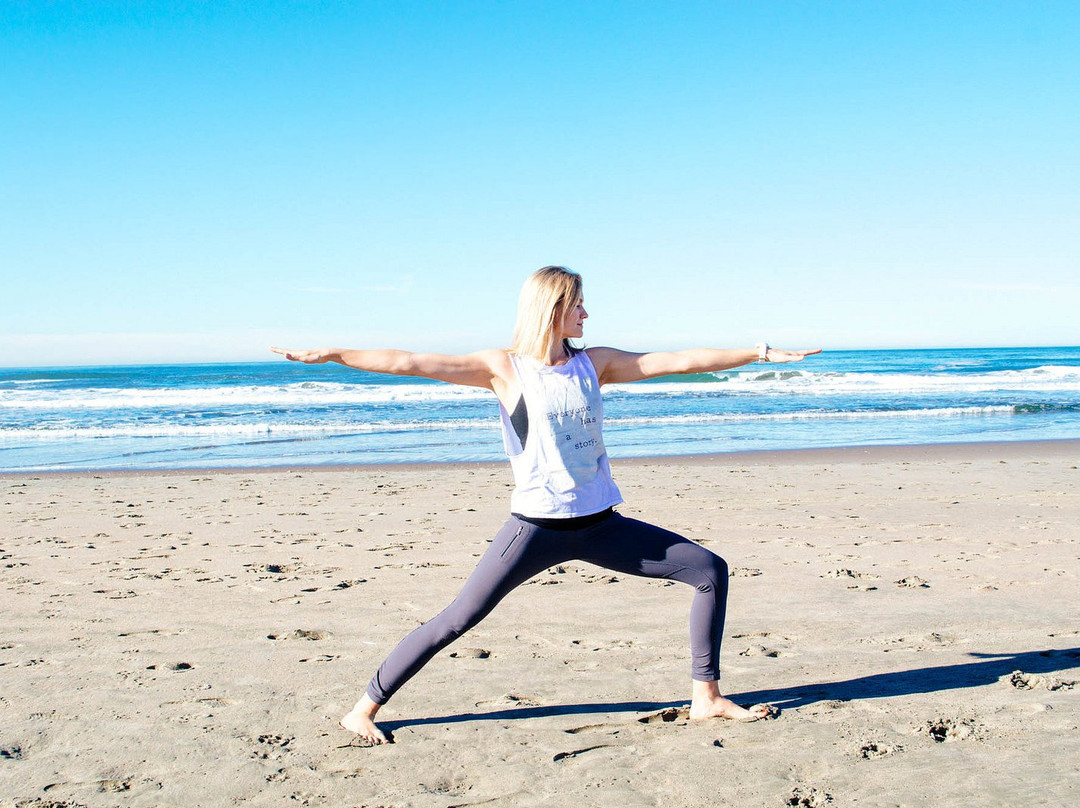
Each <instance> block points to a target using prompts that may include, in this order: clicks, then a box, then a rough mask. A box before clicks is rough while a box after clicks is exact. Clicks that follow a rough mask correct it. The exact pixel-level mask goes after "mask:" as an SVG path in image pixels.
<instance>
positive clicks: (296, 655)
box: [0, 441, 1080, 808]
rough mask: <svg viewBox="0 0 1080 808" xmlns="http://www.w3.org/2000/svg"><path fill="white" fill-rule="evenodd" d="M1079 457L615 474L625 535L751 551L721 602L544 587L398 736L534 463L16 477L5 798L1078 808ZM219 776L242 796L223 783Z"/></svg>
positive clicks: (526, 592) (6, 653) (955, 453)
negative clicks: (716, 640)
mask: <svg viewBox="0 0 1080 808" xmlns="http://www.w3.org/2000/svg"><path fill="white" fill-rule="evenodd" d="M1077 449H1078V442H1077V441H1050V442H1042V441H1038V442H1031V443H1019V442H1017V443H1013V442H1006V443H996V444H985V443H983V444H980V443H972V444H960V445H951V446H942V445H924V446H902V447H857V448H852V449H845V450H832V449H824V450H809V451H791V452H779V453H754V454H752V455H738V456H736V455H713V456H691V457H680V458H669V457H661V458H653V459H647V460H646V459H635V460H616V461H613V466H614V472H615V477H616V480H617V481H618V483H619V485H620V487H621V489H622V492H623V495H624V497H625V498H626V503H625V504H624V505H622V506H620V511H621V512H622V513H624V514H625V515H628V516H632V517H638V518H643V519H646V520H648V521H651V522H654V523H656V524H660V525H662V526H664V527H667V528H670V529H672V530H674V531H676V532H679V533H681V534H683V535H686V536H688V537H689V538H691V539H693V540H695V541H698V542H700V543H702V544H703V545H705V546H706V547H709V548H710V549H713V550H714V551H716V552H717V553H719V554H720V555H722V556H724V557H725V558H726V559H727V560H728V563H729V565H730V567H731V578H730V581H731V594H730V599H729V609H728V623H727V627H726V630H725V640H724V650H723V658H722V672H723V680H722V686H723V688H724V690H725V692H727V693H729V694H730V695H731V696H732V697H733V698H735V699H736V701H739V702H740V703H753V702H770V703H772V704H775V705H776V706H777V707H778V708H780V710H781V715H780V717H779V719H778V720H774V721H765V722H758V723H755V724H748V725H733V724H726V723H717V722H705V723H697V722H690V721H688V720H687V718H686V715H685V709H684V705H685V703H686V699H687V698H688V696H689V658H688V654H689V650H688V643H687V638H686V625H687V610H688V608H689V603H690V597H691V592H690V591H689V589H688V588H686V587H683V586H681V585H677V584H674V583H671V582H667V581H654V580H646V579H641V578H635V577H632V576H626V575H615V574H611V573H609V572H607V571H605V570H601V569H598V568H595V567H591V566H589V565H587V564H583V563H580V562H570V563H567V564H564V565H560V567H558V568H555V569H552V570H549V571H547V572H545V573H541V574H540V575H538V576H536V577H535V578H534V579H532V580H531V581H529V582H527V583H526V584H524V585H523V586H521V587H519V588H518V589H517V590H515V591H514V592H513V593H511V594H510V596H508V597H507V598H506V599H505V600H504V601H503V602H502V603H501V604H500V605H499V606H498V608H497V609H496V610H495V611H494V612H493V613H492V614H491V615H490V616H489V617H488V618H487V619H486V620H484V621H483V622H482V623H481V624H480V625H479V626H477V627H476V628H475V629H473V630H472V631H471V632H469V633H468V634H467V635H466V636H465V637H463V638H461V640H459V641H458V642H457V643H455V644H454V645H452V646H451V647H450V648H448V649H447V650H446V651H444V652H443V653H442V654H440V655H438V656H437V657H435V659H433V660H432V661H431V663H430V664H429V665H428V666H427V667H426V668H425V669H424V670H423V671H422V672H421V673H420V674H419V675H418V677H417V679H415V680H414V681H413V682H410V683H409V685H407V686H406V687H405V688H404V689H403V690H402V691H401V692H400V693H399V694H398V695H397V696H396V697H395V699H394V700H393V701H392V702H390V703H389V704H388V705H387V706H386V707H385V708H384V710H383V711H382V712H381V713H380V718H381V719H385V722H386V726H387V728H388V729H389V730H390V731H391V732H392V733H393V735H394V737H395V740H396V743H395V744H393V745H391V746H387V747H380V748H377V749H365V748H359V747H358V746H356V745H354V744H353V743H352V742H351V739H350V736H349V735H348V734H347V733H345V732H343V731H342V730H340V729H339V728H337V725H336V722H337V720H338V719H339V718H340V717H341V715H342V714H343V713H344V712H345V711H347V710H348V709H349V708H350V707H351V706H352V703H353V701H354V700H355V699H356V698H357V697H358V696H359V694H360V693H361V692H362V690H363V688H364V686H365V684H366V682H367V679H368V677H369V676H370V675H371V673H372V672H373V671H374V669H375V667H376V666H377V665H378V663H379V661H380V660H381V659H382V658H383V657H384V656H385V654H386V653H387V652H389V650H390V649H391V648H392V647H393V645H394V644H395V643H396V642H397V641H398V640H399V639H400V638H401V637H402V636H404V634H405V633H407V632H408V631H409V630H411V629H412V628H414V627H415V626H417V625H419V624H420V623H421V622H423V621H425V620H427V619H429V618H430V617H431V616H432V615H433V614H435V613H436V612H437V611H438V610H439V609H441V608H442V607H443V606H445V605H446V604H447V603H448V602H449V601H450V600H451V599H452V598H453V597H454V596H455V594H456V592H457V591H458V590H459V589H460V587H461V584H462V582H463V580H464V579H465V577H466V576H467V575H468V574H469V572H470V571H471V569H472V568H473V566H474V565H475V563H476V559H477V557H478V556H479V555H480V554H481V553H483V552H484V550H485V549H486V547H487V545H488V543H489V542H490V539H491V537H492V536H493V535H494V533H495V531H496V530H497V529H498V527H499V525H501V524H502V522H503V521H504V520H505V519H506V515H507V511H508V510H509V494H510V489H511V482H512V481H511V476H510V471H509V468H508V466H507V465H506V464H505V463H480V464H432V465H412V466H399V465H384V466H357V467H344V468H343V467H321V466H319V467H312V468H308V469H299V468H291V469H239V470H236V471H229V472H225V471H221V470H216V469H215V470H203V471H198V470H188V469H184V470H173V471H167V472H161V471H136V472H127V473H124V472H105V473H96V472H80V473H70V472H66V473H49V474H46V473H19V474H9V475H3V476H0V524H2V525H3V527H2V528H0V609H2V610H3V613H4V615H5V624H4V626H3V627H2V628H0V677H2V680H3V682H4V688H3V691H2V692H0V806H2V807H3V808H8V806H15V805H21V804H28V805H36V804H45V803H46V802H48V803H51V804H62V805H66V806H86V807H87V808H105V807H108V808H112V806H120V805H123V806H125V807H126V806H170V805H172V806H187V805H203V806H219V805H220V806H238V805H244V806H262V805H265V806H276V805H281V804H284V803H290V802H291V803H296V804H306V805H312V806H314V805H327V806H330V805H384V806H393V808H406V806H420V807H423V808H427V806H432V807H433V808H434V807H435V806H439V808H446V806H449V805H469V804H485V805H494V806H544V805H552V804H561V803H563V802H571V801H573V802H575V803H576V804H580V805H584V806H591V805H597V806H600V805H605V806H606V805H619V806H702V807H704V806H713V805H716V804H733V805H740V806H749V807H750V808H757V806H761V808H774V807H775V806H778V805H785V804H792V805H796V804H798V805H822V806H823V805H826V804H833V805H845V804H860V805H890V806H896V805H925V804H934V805H941V806H962V805H970V804H971V803H972V802H973V801H978V802H980V803H981V804H990V805H1023V804H1032V805H1036V804H1069V803H1071V802H1073V801H1075V800H1076V799H1078V798H1080V774H1078V773H1077V771H1076V768H1075V760H1076V759H1078V758H1080V733H1078V732H1077V730H1076V727H1077V725H1078V724H1080V705H1078V694H1080V684H1078V682H1080V629H1078V628H1077V626H1076V615H1077V614H1078V613H1080V586H1077V578H1078V576H1080V573H1078V565H1077V560H1078V556H1080V469H1078V466H1080V463H1078V454H1080V453H1078V452H1077ZM211 772H212V773H213V774H212V775H211V774H210V773H211Z"/></svg>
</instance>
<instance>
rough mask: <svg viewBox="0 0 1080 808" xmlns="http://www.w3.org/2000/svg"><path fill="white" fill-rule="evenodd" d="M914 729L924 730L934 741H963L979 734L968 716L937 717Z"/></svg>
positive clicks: (919, 731) (918, 731)
mask: <svg viewBox="0 0 1080 808" xmlns="http://www.w3.org/2000/svg"><path fill="white" fill-rule="evenodd" d="M915 731H916V732H917V733H923V732H925V733H926V734H927V735H929V736H930V738H931V739H932V740H933V741H934V742H935V743H946V742H952V741H964V740H968V739H969V738H975V737H977V736H978V735H979V729H978V727H977V726H976V724H975V722H974V721H972V720H971V719H969V718H939V719H937V720H936V721H928V722H926V724H925V725H923V726H921V727H919V728H918V729H916V730H915Z"/></svg>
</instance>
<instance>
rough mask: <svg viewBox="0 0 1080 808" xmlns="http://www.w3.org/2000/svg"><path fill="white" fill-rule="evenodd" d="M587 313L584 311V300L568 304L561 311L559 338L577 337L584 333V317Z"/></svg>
mask: <svg viewBox="0 0 1080 808" xmlns="http://www.w3.org/2000/svg"><path fill="white" fill-rule="evenodd" d="M588 316H589V313H588V312H587V311H585V302H584V301H583V300H579V301H578V302H577V304H575V305H573V306H570V307H569V308H568V309H567V310H566V311H564V312H563V317H562V323H560V330H561V331H562V333H561V334H560V338H561V339H577V338H579V337H581V336H582V334H584V333H585V318H587V317H588Z"/></svg>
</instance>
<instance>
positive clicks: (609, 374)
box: [586, 348, 821, 384]
mask: <svg viewBox="0 0 1080 808" xmlns="http://www.w3.org/2000/svg"><path fill="white" fill-rule="evenodd" d="M586 351H587V353H588V354H589V358H590V359H591V360H592V363H593V366H594V367H595V368H596V375H597V376H599V378H600V383H601V384H616V383H619V382H639V381H641V380H642V379H652V378H655V377H657V376H668V375H672V374H677V373H711V372H713V371H717V370H729V369H731V368H737V367H741V366H742V365H749V364H750V363H751V362H757V361H758V359H759V358H760V357H759V351H758V349H757V348H724V349H716V348H691V349H690V350H686V351H656V352H652V353H632V352H630V351H620V350H618V349H617V348H588V349H586ZM818 353H821V348H813V349H811V350H808V351H785V350H782V349H780V348H768V349H767V352H766V357H765V361H767V362H777V363H780V362H801V361H802V360H803V359H805V358H806V357H808V356H812V355H813V354H818Z"/></svg>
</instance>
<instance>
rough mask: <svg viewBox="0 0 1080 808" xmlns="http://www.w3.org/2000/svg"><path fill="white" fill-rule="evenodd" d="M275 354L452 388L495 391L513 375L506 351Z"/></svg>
mask: <svg viewBox="0 0 1080 808" xmlns="http://www.w3.org/2000/svg"><path fill="white" fill-rule="evenodd" d="M270 350H271V351H273V352H274V353H276V354H280V355H281V356H284V357H285V358H286V359H289V360H291V361H293V362H303V363H305V364H308V365H319V364H323V363H325V362H336V363H338V364H339V365H345V366H346V367H350V368H356V369H357V370H367V371H370V372H372V373H387V374H390V375H394V376H421V377H423V378H425V379H437V380H439V381H442V382H450V383H451V384H464V385H468V386H469V387H484V388H486V389H488V390H494V389H495V385H496V384H497V382H496V379H504V378H507V376H508V375H509V374H510V373H512V371H510V370H509V363H510V360H509V359H508V357H507V356H506V354H505V352H503V351H496V350H488V351H477V352H475V353H470V354H433V353H413V352H411V351H399V350H394V349H390V348H383V349H376V350H351V349H346V348H314V349H306V350H290V349H286V348H271V349H270Z"/></svg>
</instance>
